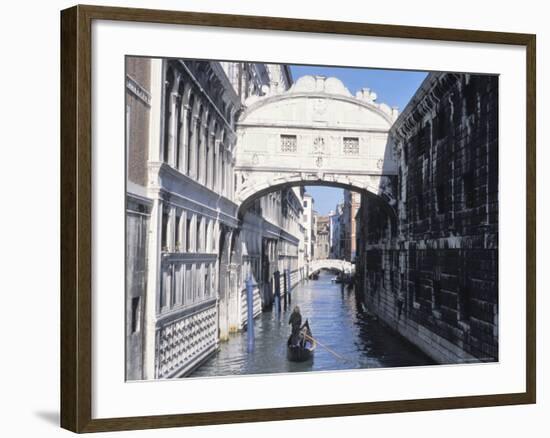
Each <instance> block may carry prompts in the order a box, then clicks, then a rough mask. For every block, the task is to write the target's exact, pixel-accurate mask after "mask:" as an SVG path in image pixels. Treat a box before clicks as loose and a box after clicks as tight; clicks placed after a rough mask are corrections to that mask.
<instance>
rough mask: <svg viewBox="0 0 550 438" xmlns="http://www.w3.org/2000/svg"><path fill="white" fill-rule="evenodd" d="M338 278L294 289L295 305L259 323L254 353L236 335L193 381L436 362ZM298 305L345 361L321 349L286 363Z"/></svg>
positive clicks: (316, 334) (262, 317) (322, 278)
mask: <svg viewBox="0 0 550 438" xmlns="http://www.w3.org/2000/svg"><path fill="white" fill-rule="evenodd" d="M333 277H334V274H331V273H329V272H325V271H322V272H321V274H320V275H319V279H318V280H310V281H309V282H305V283H304V284H301V285H298V287H296V288H295V289H294V290H293V291H292V305H290V306H289V307H288V309H287V310H286V311H285V310H282V311H281V314H280V316H279V317H278V316H277V312H276V311H275V309H273V311H272V312H263V313H262V314H261V315H260V316H259V317H258V318H257V319H256V321H255V325H254V330H255V346H254V351H253V352H251V353H248V352H247V333H246V332H243V333H238V334H235V335H232V336H231V337H230V339H229V341H228V342H224V343H221V344H220V350H219V351H218V352H217V353H216V354H215V355H214V356H213V357H212V358H211V359H210V360H209V361H208V362H206V363H205V364H204V365H202V366H201V367H200V368H198V369H197V370H195V372H194V373H193V374H191V377H202V376H224V375H231V374H267V373H287V372H303V371H322V370H323V371H326V370H342V369H356V368H380V367H397V366H417V365H428V364H433V361H432V360H431V359H430V358H429V357H427V356H426V355H425V354H423V353H422V352H421V351H420V350H418V349H417V348H416V347H414V346H413V345H411V344H410V343H408V342H406V341H405V340H404V339H402V338H401V337H399V336H397V335H395V334H394V333H393V332H391V331H389V330H388V329H387V328H386V327H384V326H382V325H381V324H380V323H379V322H378V321H377V320H376V318H374V317H372V316H371V315H368V314H367V313H366V312H365V311H364V309H363V306H362V305H361V303H360V302H358V300H357V299H356V295H355V292H354V291H353V290H352V289H348V288H342V286H341V285H340V284H336V283H333V282H332V278H333ZM295 305H298V306H300V312H301V314H302V321H305V320H306V319H308V320H309V324H310V327H311V331H312V334H313V336H314V337H315V338H316V339H317V340H318V341H320V342H321V343H323V344H324V345H326V346H327V347H329V348H330V349H331V350H333V351H334V352H336V353H337V354H338V355H339V356H341V357H340V358H339V357H336V356H335V355H334V354H331V353H330V352H329V351H327V350H326V349H325V348H323V347H321V346H320V345H318V346H317V349H316V350H315V354H314V358H313V360H311V361H308V362H302V363H295V362H289V361H288V360H287V359H286V342H287V338H288V336H289V334H290V325H289V324H288V318H289V316H290V312H291V310H292V308H293V307H294V306H295Z"/></svg>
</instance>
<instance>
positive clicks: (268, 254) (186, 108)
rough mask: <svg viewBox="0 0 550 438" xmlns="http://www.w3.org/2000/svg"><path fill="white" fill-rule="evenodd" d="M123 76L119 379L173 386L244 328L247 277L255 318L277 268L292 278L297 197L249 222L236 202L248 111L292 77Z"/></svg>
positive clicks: (174, 62) (163, 72) (250, 68)
mask: <svg viewBox="0 0 550 438" xmlns="http://www.w3.org/2000/svg"><path fill="white" fill-rule="evenodd" d="M126 73H127V75H126V89H127V93H126V94H127V144H126V147H127V157H128V159H127V163H128V167H127V255H128V257H127V265H126V268H127V279H128V281H127V291H126V300H127V306H126V308H127V317H126V321H127V327H126V334H127V336H126V338H127V342H126V345H127V347H126V348H127V358H128V359H127V364H126V377H127V379H129V380H134V379H154V378H170V377H179V376H183V375H186V374H187V373H189V372H190V371H192V370H193V369H194V368H195V367H197V366H198V365H200V364H201V363H202V362H203V361H204V360H205V359H206V358H208V356H209V355H210V354H212V353H213V352H215V351H216V349H217V348H218V343H219V342H220V341H223V340H224V339H227V337H228V336H229V333H230V332H232V331H238V330H241V329H242V328H244V326H245V324H246V310H247V299H246V289H245V281H246V279H248V278H252V279H253V281H254V283H255V291H254V302H253V307H254V314H255V315H257V314H259V312H260V311H261V308H262V306H263V305H266V303H265V302H263V301H266V300H268V299H270V294H269V293H271V294H272V293H273V292H272V289H271V288H270V289H269V291H270V292H269V293H267V292H266V291H267V290H268V289H266V288H265V284H272V283H273V281H274V280H273V273H272V271H273V270H274V269H275V268H274V267H277V268H278V269H277V270H282V269H283V267H284V268H286V269H289V270H290V271H289V272H294V277H293V281H294V282H296V281H297V279H299V278H300V269H301V268H302V266H300V258H299V246H300V239H301V237H300V235H299V234H300V232H302V228H301V227H302V224H301V222H302V217H301V215H302V199H301V192H300V191H299V190H297V191H294V190H291V191H288V190H286V191H280V192H275V193H272V194H269V195H266V196H264V197H259V198H258V199H257V205H256V206H254V208H251V209H250V211H248V212H243V211H239V206H238V204H237V203H236V202H235V185H236V175H235V171H234V165H235V147H236V142H237V135H236V120H237V118H238V116H239V113H240V112H241V111H242V110H243V109H244V108H245V106H244V102H245V101H246V100H247V99H249V98H250V97H251V96H254V95H256V94H259V95H260V94H262V93H264V92H266V87H267V89H268V88H269V87H277V88H281V89H285V88H288V87H289V86H290V85H291V83H292V78H291V76H290V73H289V71H288V69H287V68H286V67H285V66H283V65H271V64H255V63H220V62H215V61H194V60H181V59H153V58H151V59H146V58H132V57H128V58H127V72H126ZM266 260H267V262H266ZM266 263H267V264H268V265H270V266H271V268H270V269H271V270H270V269H268V270H267V271H265V270H264V266H265V265H266ZM283 278H285V277H284V276H283ZM289 280H290V274H289ZM286 284H287V283H285V285H286ZM289 284H292V283H289ZM285 285H283V286H285ZM285 290H286V289H284V287H283V291H285Z"/></svg>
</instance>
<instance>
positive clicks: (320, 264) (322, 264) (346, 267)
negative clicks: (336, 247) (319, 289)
mask: <svg viewBox="0 0 550 438" xmlns="http://www.w3.org/2000/svg"><path fill="white" fill-rule="evenodd" d="M321 269H336V270H338V271H340V272H342V273H344V274H353V272H354V271H355V265H354V264H353V263H351V262H348V261H347V260H339V259H321V260H313V261H311V262H310V263H309V274H310V275H311V274H313V273H314V272H317V271H320V270H321Z"/></svg>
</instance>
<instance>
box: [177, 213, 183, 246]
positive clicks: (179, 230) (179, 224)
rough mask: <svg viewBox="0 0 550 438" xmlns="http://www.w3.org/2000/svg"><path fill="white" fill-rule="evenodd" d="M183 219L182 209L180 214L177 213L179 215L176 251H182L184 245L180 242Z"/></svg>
mask: <svg viewBox="0 0 550 438" xmlns="http://www.w3.org/2000/svg"><path fill="white" fill-rule="evenodd" d="M181 220H182V214H181V211H180V212H179V214H177V216H176V251H177V252H181V251H182V245H181V242H180V238H181V224H182V222H181Z"/></svg>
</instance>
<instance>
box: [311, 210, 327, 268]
mask: <svg viewBox="0 0 550 438" xmlns="http://www.w3.org/2000/svg"><path fill="white" fill-rule="evenodd" d="M316 229H317V236H316V242H315V257H314V258H315V259H316V260H322V259H328V258H329V254H330V217H329V216H323V215H317V224H316Z"/></svg>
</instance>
